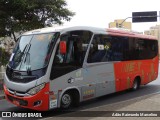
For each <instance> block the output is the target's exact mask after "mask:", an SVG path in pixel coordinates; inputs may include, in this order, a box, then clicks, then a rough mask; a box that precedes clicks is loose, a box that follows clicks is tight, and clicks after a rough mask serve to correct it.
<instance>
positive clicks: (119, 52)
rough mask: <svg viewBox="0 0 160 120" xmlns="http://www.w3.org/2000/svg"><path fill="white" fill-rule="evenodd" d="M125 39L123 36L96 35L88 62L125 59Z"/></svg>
mask: <svg viewBox="0 0 160 120" xmlns="http://www.w3.org/2000/svg"><path fill="white" fill-rule="evenodd" d="M123 39H125V38H123ZM123 41H124V40H122V38H118V37H114V36H107V35H95V36H94V38H93V41H92V43H91V47H90V51H89V56H88V60H87V62H89V63H93V62H106V61H121V60H123V54H124V53H123V48H124V47H125V46H126V44H125V42H123Z"/></svg>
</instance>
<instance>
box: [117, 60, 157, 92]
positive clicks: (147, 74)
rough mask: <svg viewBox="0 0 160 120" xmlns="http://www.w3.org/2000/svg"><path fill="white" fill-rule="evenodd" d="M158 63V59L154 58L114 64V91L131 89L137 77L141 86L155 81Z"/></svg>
mask: <svg viewBox="0 0 160 120" xmlns="http://www.w3.org/2000/svg"><path fill="white" fill-rule="evenodd" d="M158 61H159V60H158V57H155V58H153V59H150V60H136V61H126V62H116V63H115V64H114V68H115V69H114V73H115V80H116V91H117V92H118V91H122V90H126V89H129V88H132V85H133V81H134V79H135V78H136V77H137V76H139V77H140V78H141V85H145V84H147V83H149V82H151V81H153V80H155V79H156V78H157V76H158V72H157V71H158V64H159V62H158Z"/></svg>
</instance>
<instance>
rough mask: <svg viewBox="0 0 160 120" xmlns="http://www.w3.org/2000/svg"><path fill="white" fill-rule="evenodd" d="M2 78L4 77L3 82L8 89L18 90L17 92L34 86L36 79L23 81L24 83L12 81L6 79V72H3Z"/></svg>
mask: <svg viewBox="0 0 160 120" xmlns="http://www.w3.org/2000/svg"><path fill="white" fill-rule="evenodd" d="M4 79H5V80H4V84H5V85H6V86H7V88H8V89H11V90H15V91H19V92H24V93H25V92H26V91H28V90H29V89H31V88H33V87H35V86H36V84H37V80H35V81H32V82H29V83H25V84H24V83H17V82H12V81H10V80H9V79H8V77H7V76H6V74H5V77H4Z"/></svg>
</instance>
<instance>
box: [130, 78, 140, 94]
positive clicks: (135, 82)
mask: <svg viewBox="0 0 160 120" xmlns="http://www.w3.org/2000/svg"><path fill="white" fill-rule="evenodd" d="M139 87H140V80H139V79H138V78H135V80H134V82H133V86H132V90H133V91H135V90H138V89H139Z"/></svg>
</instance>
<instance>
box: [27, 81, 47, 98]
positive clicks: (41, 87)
mask: <svg viewBox="0 0 160 120" xmlns="http://www.w3.org/2000/svg"><path fill="white" fill-rule="evenodd" d="M44 87H45V83H43V84H40V85H38V86H36V87H34V88H32V89H30V90H29V91H28V92H27V93H28V94H30V95H34V94H36V93H38V92H39V91H40V90H42V89H43V88H44Z"/></svg>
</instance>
